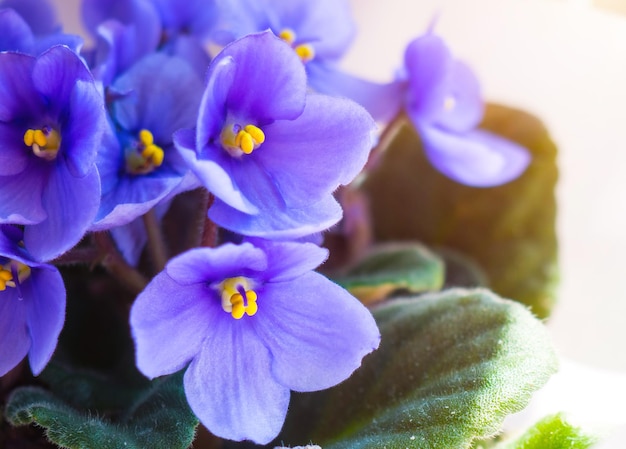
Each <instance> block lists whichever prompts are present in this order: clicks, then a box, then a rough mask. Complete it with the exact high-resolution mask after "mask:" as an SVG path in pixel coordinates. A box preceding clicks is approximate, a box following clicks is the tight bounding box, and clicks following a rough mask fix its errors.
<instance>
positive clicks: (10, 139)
mask: <svg viewBox="0 0 626 449" xmlns="http://www.w3.org/2000/svg"><path fill="white" fill-rule="evenodd" d="M0 146H2V151H0V176H10V175H16V174H18V173H21V172H22V171H24V169H25V168H26V166H27V164H28V157H29V148H28V147H27V146H26V145H25V144H24V130H23V129H20V127H19V126H15V125H11V124H6V123H3V122H0Z"/></svg>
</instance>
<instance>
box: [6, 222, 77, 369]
mask: <svg viewBox="0 0 626 449" xmlns="http://www.w3.org/2000/svg"><path fill="white" fill-rule="evenodd" d="M22 239H23V233H22V231H21V230H20V229H18V228H17V227H14V226H11V225H0V341H1V342H2V344H0V377H2V376H4V375H5V374H6V373H7V372H9V371H10V370H11V369H13V368H14V367H15V366H16V365H17V364H18V363H19V362H20V361H21V360H22V359H23V358H24V357H25V356H26V354H28V358H29V361H30V367H31V370H32V372H33V374H35V375H39V373H41V371H42V370H43V369H44V367H45V366H46V364H47V363H48V361H49V360H50V358H51V357H52V353H53V352H54V349H55V348H56V345H57V341H58V339H59V334H60V333H61V329H62V327H63V322H64V321H65V286H64V284H63V278H62V277H61V274H60V273H59V271H58V270H57V269H56V268H55V267H54V266H52V265H47V264H44V263H40V262H37V261H35V260H33V258H32V257H31V256H30V254H29V253H28V249H27V248H25V247H24V246H23V244H22Z"/></svg>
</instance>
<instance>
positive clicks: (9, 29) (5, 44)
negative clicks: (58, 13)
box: [0, 0, 83, 56]
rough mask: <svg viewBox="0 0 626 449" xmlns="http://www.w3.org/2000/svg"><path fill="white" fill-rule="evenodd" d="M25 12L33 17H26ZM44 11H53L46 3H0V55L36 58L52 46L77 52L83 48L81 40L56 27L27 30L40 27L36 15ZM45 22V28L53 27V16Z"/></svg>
mask: <svg viewBox="0 0 626 449" xmlns="http://www.w3.org/2000/svg"><path fill="white" fill-rule="evenodd" d="M9 5H10V7H9ZM14 8H17V9H14ZM29 8H32V9H30V11H33V10H34V11H35V14H29ZM48 9H50V10H51V11H52V12H53V11H54V10H52V8H51V7H50V5H49V4H48V3H47V2H44V1H41V0H37V1H26V2H24V4H22V3H20V2H16V1H12V2H4V3H0V30H2V32H0V51H15V52H20V53H26V54H29V55H31V56H37V55H39V54H41V53H43V52H44V51H45V50H47V49H49V48H50V47H53V46H54V45H66V46H68V47H69V48H70V49H72V50H73V51H76V52H78V51H79V50H80V48H81V47H82V45H83V40H82V38H81V37H79V36H74V35H71V34H64V33H62V32H61V30H60V27H58V28H57V27H56V26H55V27H52V28H46V29H43V30H41V29H39V30H38V29H33V28H31V26H39V25H40V23H39V22H40V20H38V19H39V13H40V12H41V11H42V10H43V11H47V10H48ZM52 12H51V14H52ZM20 13H22V14H24V13H26V16H24V17H23V16H21V15H20ZM26 19H29V20H26ZM49 19H50V21H49V22H48V23H47V25H48V24H50V23H53V20H54V16H51V17H50V18H49Z"/></svg>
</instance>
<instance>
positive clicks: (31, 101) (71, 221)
mask: <svg viewBox="0 0 626 449" xmlns="http://www.w3.org/2000/svg"><path fill="white" fill-rule="evenodd" d="M104 124H105V114H104V106H103V99H102V95H101V94H100V92H99V91H98V89H97V88H96V85H95V82H94V80H93V78H92V77H91V74H90V73H89V70H88V69H87V67H86V66H85V65H84V64H83V62H82V61H81V59H80V58H79V57H78V56H77V55H76V54H75V53H73V52H72V51H71V50H69V49H68V48H66V47H63V46H56V47H53V48H51V49H50V50H48V51H46V52H44V53H43V54H42V55H40V56H39V57H37V58H35V57H32V56H29V55H25V54H20V53H8V52H7V53H0V131H1V132H0V147H1V148H2V151H0V223H10V224H21V225H25V230H24V244H25V246H26V247H27V248H28V250H29V252H30V254H31V255H32V257H33V258H34V259H35V260H40V261H43V260H51V259H53V258H55V257H57V256H59V255H60V254H62V253H63V252H65V251H67V250H68V249H70V248H71V247H72V246H74V245H75V244H76V243H78V241H79V240H80V239H81V238H82V236H83V235H84V234H85V232H86V231H87V228H88V227H89V226H90V225H91V222H92V220H93V218H94V216H95V214H96V212H97V210H98V206H99V203H100V177H99V176H98V171H97V169H96V165H95V159H96V152H97V151H98V148H99V147H100V139H101V134H102V128H103V125H104Z"/></svg>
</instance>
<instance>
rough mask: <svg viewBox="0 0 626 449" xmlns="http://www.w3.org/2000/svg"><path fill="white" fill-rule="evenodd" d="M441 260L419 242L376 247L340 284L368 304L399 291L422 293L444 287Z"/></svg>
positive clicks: (339, 280)
mask: <svg viewBox="0 0 626 449" xmlns="http://www.w3.org/2000/svg"><path fill="white" fill-rule="evenodd" d="M443 280H444V265H443V261H442V260H441V258H439V257H438V256H437V255H436V254H434V253H432V252H431V251H429V250H428V249H427V248H425V247H424V246H423V245H420V244H419V243H397V244H385V245H378V246H375V247H374V248H373V249H372V251H371V252H370V253H369V254H368V255H367V256H366V257H365V258H364V259H363V260H361V261H360V262H359V263H358V264H357V265H355V266H354V267H352V268H351V269H350V271H348V273H347V275H346V276H344V277H342V278H339V279H337V280H336V281H337V282H338V283H339V284H341V285H342V286H343V287H344V288H346V289H348V290H349V291H350V292H351V293H352V294H353V295H355V296H356V297H358V298H359V299H360V300H361V301H363V302H364V303H372V302H376V301H380V300H382V299H385V298H387V297H389V296H390V295H391V294H392V293H394V292H396V291H399V290H401V291H404V292H408V293H421V292H425V291H432V290H439V289H440V288H441V287H442V285H443Z"/></svg>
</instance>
